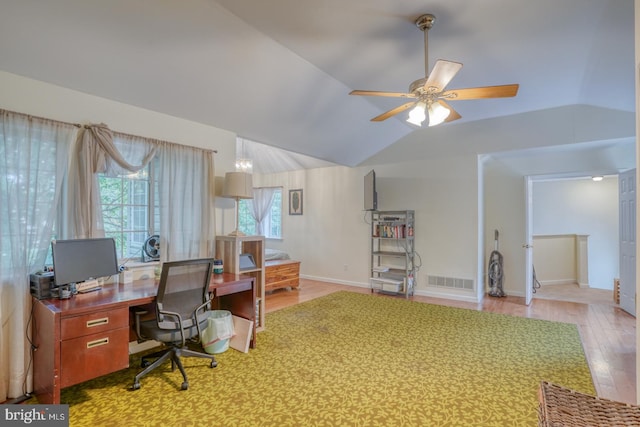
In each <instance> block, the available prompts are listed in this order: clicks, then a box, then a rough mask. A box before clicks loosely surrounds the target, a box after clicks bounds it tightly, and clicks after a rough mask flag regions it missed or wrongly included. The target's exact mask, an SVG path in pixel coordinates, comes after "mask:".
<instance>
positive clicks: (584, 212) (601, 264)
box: [533, 176, 619, 289]
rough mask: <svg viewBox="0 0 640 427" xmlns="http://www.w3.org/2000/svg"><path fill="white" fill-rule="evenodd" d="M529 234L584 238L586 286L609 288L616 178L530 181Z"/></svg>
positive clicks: (614, 258) (613, 268) (615, 249)
mask: <svg viewBox="0 0 640 427" xmlns="http://www.w3.org/2000/svg"><path fill="white" fill-rule="evenodd" d="M533 234H534V235H560V234H584V235H588V236H589V238H588V274H589V286H590V287H592V288H600V289H613V279H614V277H618V270H619V268H618V267H619V244H618V177H617V176H607V177H605V178H604V180H603V181H600V182H593V181H592V180H591V179H570V180H552V181H539V182H534V183H533ZM533 250H534V253H535V251H536V248H535V246H534V248H533Z"/></svg>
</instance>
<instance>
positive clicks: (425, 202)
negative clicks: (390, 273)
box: [254, 156, 478, 300]
mask: <svg viewBox="0 0 640 427" xmlns="http://www.w3.org/2000/svg"><path fill="white" fill-rule="evenodd" d="M371 169H375V171H376V175H377V177H376V178H377V182H376V184H377V191H378V209H379V210H406V209H412V210H415V213H416V220H415V222H416V223H415V247H416V251H417V252H418V254H419V260H421V263H422V266H421V268H420V270H419V272H418V274H417V276H416V278H417V284H416V293H421V294H430V295H438V296H445V295H449V296H451V295H453V296H456V297H458V298H462V299H470V300H474V299H475V293H473V292H469V291H466V292H465V291H459V290H455V289H454V290H442V289H429V288H427V286H426V283H427V275H428V274H429V275H438V276H447V277H455V278H464V279H472V280H474V281H475V280H476V279H477V275H478V271H477V258H478V245H477V235H478V223H477V218H478V197H477V191H478V189H477V185H476V183H477V174H478V169H477V160H476V158H475V156H469V157H467V158H456V157H454V158H449V159H438V160H433V161H429V160H423V161H418V162H407V163H401V164H392V165H376V166H367V167H358V168H346V167H342V166H336V167H329V168H319V169H311V170H307V171H297V172H288V173H281V174H270V175H263V176H255V177H254V180H255V182H256V183H257V184H256V185H260V186H269V185H273V186H278V185H281V186H283V187H284V194H285V200H286V199H287V198H288V190H290V189H293V188H302V189H303V190H304V213H303V215H302V216H289V215H287V214H286V212H285V215H284V217H283V239H282V241H272V240H270V241H268V242H267V246H268V247H272V248H277V249H283V250H286V251H287V252H289V253H290V255H291V257H292V258H295V259H297V260H300V261H301V266H300V268H301V275H302V276H304V277H309V278H315V279H320V280H322V279H324V280H332V281H337V282H340V283H347V284H352V285H358V286H368V279H369V277H370V272H369V265H370V253H369V249H370V238H369V236H370V218H371V217H370V213H368V212H365V211H363V200H364V194H363V193H364V175H365V174H366V173H367V172H369V170H371ZM285 211H286V208H285ZM419 262H420V261H419Z"/></svg>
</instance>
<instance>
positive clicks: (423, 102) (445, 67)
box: [349, 14, 519, 126]
mask: <svg viewBox="0 0 640 427" xmlns="http://www.w3.org/2000/svg"><path fill="white" fill-rule="evenodd" d="M435 19H436V18H435V16H433V15H431V14H425V15H421V16H420V17H418V19H416V25H417V26H418V28H419V29H420V30H422V32H424V68H425V76H426V77H424V78H421V79H418V80H416V81H414V82H413V83H411V85H410V86H409V91H408V93H402V92H381V91H372V90H353V91H351V92H350V93H349V95H364V96H387V97H397V98H412V99H414V100H413V101H411V102H407V103H406V104H402V105H400V106H399V107H396V108H393V109H391V110H389V111H387V112H385V113H382V114H380V115H379V116H376V117H374V118H373V119H371V121H372V122H381V121H383V120H386V119H388V118H389V117H392V116H395V115H396V114H398V113H401V112H403V111H405V110H408V109H409V108H411V107H415V108H413V110H411V112H410V113H409V118H408V119H407V121H408V122H409V123H411V124H414V125H416V126H421V125H422V122H423V121H424V120H425V119H426V115H427V114H428V115H429V126H435V125H437V124H440V123H442V122H451V121H453V120H457V119H460V118H461V117H462V116H460V114H458V112H457V111H456V110H454V109H453V108H452V107H451V106H450V105H449V104H448V101H462V100H468V99H481V98H506V97H512V96H516V94H517V93H518V87H519V85H517V84H510V85H502V86H485V87H472V88H466V89H451V90H445V87H446V86H447V84H449V82H450V81H451V80H452V79H453V77H454V76H455V75H456V74H457V73H458V71H460V69H461V68H462V64H461V63H459V62H452V61H445V60H442V59H439V60H437V61H436V64H435V66H434V67H433V70H431V74H429V56H428V52H429V50H428V47H429V45H428V40H429V37H428V32H429V30H430V29H431V27H432V26H433V23H434V22H435Z"/></svg>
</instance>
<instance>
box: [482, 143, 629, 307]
mask: <svg viewBox="0 0 640 427" xmlns="http://www.w3.org/2000/svg"><path fill="white" fill-rule="evenodd" d="M634 167H635V140H627V139H625V140H620V141H615V142H614V143H612V144H610V145H609V144H606V145H602V144H598V145H593V144H585V145H584V146H583V147H582V149H581V150H579V151H578V150H577V149H576V147H566V148H565V149H564V150H562V147H559V148H558V149H556V150H542V151H539V152H535V153H534V152H528V151H522V152H514V153H508V154H503V155H496V156H488V157H487V158H486V159H485V161H484V179H485V195H484V209H485V212H484V213H485V222H484V224H485V232H486V237H485V251H486V252H487V253H489V252H488V251H490V250H492V248H493V244H494V242H493V230H494V229H497V230H499V231H500V252H501V253H502V254H503V256H504V271H505V279H504V281H505V283H504V287H505V291H506V292H507V294H509V295H518V296H524V295H525V282H526V277H525V263H524V252H523V248H522V245H523V244H524V243H525V192H524V189H525V186H524V183H525V177H544V176H550V175H553V174H560V173H563V174H567V173H571V174H574V175H575V174H579V175H586V173H585V171H595V170H597V171H601V172H602V174H604V175H608V174H611V173H613V174H615V173H617V172H618V171H622V170H626V169H632V168H634ZM534 218H535V215H534ZM587 234H588V233H587Z"/></svg>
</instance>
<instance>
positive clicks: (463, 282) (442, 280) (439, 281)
mask: <svg viewBox="0 0 640 427" xmlns="http://www.w3.org/2000/svg"><path fill="white" fill-rule="evenodd" d="M427 277H428V279H429V286H435V287H438V288H453V289H470V290H473V280H472V279H458V278H455V277H442V276H431V275H429V276H427Z"/></svg>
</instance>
